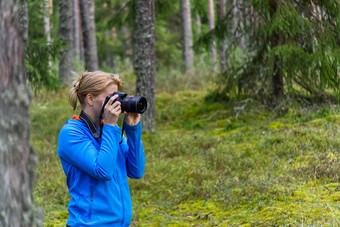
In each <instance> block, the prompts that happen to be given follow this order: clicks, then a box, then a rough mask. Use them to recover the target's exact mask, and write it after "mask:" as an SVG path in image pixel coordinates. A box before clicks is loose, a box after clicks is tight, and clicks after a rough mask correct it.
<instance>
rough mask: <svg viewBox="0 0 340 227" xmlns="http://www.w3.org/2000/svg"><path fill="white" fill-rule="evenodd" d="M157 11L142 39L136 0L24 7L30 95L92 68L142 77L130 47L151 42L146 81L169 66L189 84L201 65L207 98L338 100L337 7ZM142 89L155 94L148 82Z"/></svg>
mask: <svg viewBox="0 0 340 227" xmlns="http://www.w3.org/2000/svg"><path fill="white" fill-rule="evenodd" d="M154 5H155V7H154V18H155V20H154V25H152V26H154V32H153V33H149V32H147V31H146V30H147V29H146V28H145V30H143V32H141V33H140V32H139V30H138V22H139V21H140V19H143V18H144V17H143V16H145V17H146V15H147V14H145V15H144V14H142V17H139V14H138V1H135V0H131V1H125V2H121V1H118V0H94V1H90V0H81V1H80V0H79V1H78V0H73V1H64V0H32V1H30V2H29V4H28V7H29V17H30V24H29V31H30V32H29V42H28V47H27V50H28V51H27V54H26V67H27V69H28V73H27V75H28V78H29V79H30V81H31V84H32V85H33V87H34V88H35V89H37V90H39V89H41V88H42V87H47V88H48V89H51V88H57V87H58V86H59V84H58V81H59V83H60V85H61V86H66V85H67V84H68V82H67V81H69V80H70V78H69V77H70V76H71V73H70V71H71V70H75V71H77V70H78V71H79V70H89V71H92V70H95V69H103V70H106V71H112V72H115V71H117V70H123V71H129V70H131V69H135V73H134V74H135V75H136V76H137V81H142V80H141V79H140V78H141V77H143V76H141V74H139V73H138V72H139V71H138V70H139V69H140V67H139V66H136V64H140V62H139V60H141V59H139V57H138V56H136V54H140V53H139V52H137V51H134V46H135V45H136V43H138V42H139V40H140V39H143V38H144V39H147V38H148V39H149V41H150V42H151V43H148V42H149V41H148V42H146V43H148V45H149V46H148V47H146V46H145V47H143V48H144V51H145V53H144V54H146V55H145V56H148V57H146V58H145V59H143V60H147V59H148V60H149V63H147V64H141V65H143V66H145V67H146V68H147V67H149V68H150V67H154V68H155V73H154V74H155V75H151V74H153V73H152V71H153V70H151V71H150V70H149V71H148V73H147V74H148V78H149V79H148V80H149V81H154V79H152V78H153V77H155V81H157V80H158V78H160V77H161V76H158V75H161V74H164V73H162V72H169V75H170V74H171V73H170V72H175V71H176V70H178V72H183V73H184V74H185V75H186V76H185V77H187V78H191V79H193V80H195V77H196V79H197V74H199V73H200V72H201V71H202V68H206V69H209V70H210V71H209V70H208V74H210V75H209V81H215V86H214V88H213V89H211V90H212V91H211V95H210V98H212V99H213V100H230V99H242V98H244V97H247V96H252V97H255V98H259V99H261V100H263V101H264V102H265V103H267V104H268V105H272V106H274V107H275V106H278V105H280V103H282V101H283V100H284V99H285V97H287V96H289V97H297V96H298V97H307V98H308V99H312V100H314V101H325V100H328V101H337V100H338V98H339V89H338V87H339V56H340V55H339V50H340V49H339V43H340V40H339V39H340V38H339V37H340V36H339V31H340V30H339V26H340V25H339V24H340V22H339V20H340V19H339V17H340V6H339V2H338V1H336V0H330V1H313V0H311V1H298V0H289V1H283V0H242V1H236V0H215V1H213V0H197V1H190V0H179V1H176V2H173V1H169V0H160V1H155V2H154ZM137 17H138V18H139V19H136V18H137ZM41 28H45V29H41ZM58 31H59V32H58ZM144 32H145V33H144ZM150 36H154V37H153V38H152V37H150ZM152 40H154V41H152ZM152 42H154V44H152ZM153 46H154V50H153ZM145 48H146V49H145ZM135 50H136V49H135ZM148 51H154V54H151V53H146V52H148ZM181 56H182V57H181ZM153 57H154V60H152V59H151V58H153ZM149 58H150V59H149ZM74 60H75V65H74V64H73V63H72V62H73V61H74ZM58 64H59V67H56V66H57V65H58ZM150 64H152V66H150ZM217 66H219V67H217ZM75 67H76V69H75ZM218 68H219V70H217V69H218ZM57 72H59V73H57ZM118 73H119V72H118ZM58 74H59V80H58V77H56V75H58ZM174 74H177V72H176V73H174ZM195 75H196V76H195ZM176 79H178V78H176V77H170V76H168V77H166V76H162V80H163V81H172V80H176ZM204 80H206V78H204ZM178 83H180V80H179V82H178ZM151 84H152V85H151ZM169 84H175V82H174V81H173V82H172V83H170V82H169ZM136 86H137V87H136V88H135V89H132V90H137V91H138V93H139V94H142V92H140V91H141V90H144V87H142V85H141V83H138V82H137V85H136ZM147 86H151V87H155V88H151V87H150V90H153V89H156V85H155V84H154V82H151V83H150V84H148V85H147ZM130 89H131V88H130ZM151 93H153V92H151ZM151 128H153V126H152V127H151Z"/></svg>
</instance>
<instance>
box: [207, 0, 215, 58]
mask: <svg viewBox="0 0 340 227" xmlns="http://www.w3.org/2000/svg"><path fill="white" fill-rule="evenodd" d="M208 25H209V31H212V30H214V28H215V12H214V0H208ZM209 51H210V56H211V61H212V62H216V41H215V35H213V36H212V38H211V40H210V48H209Z"/></svg>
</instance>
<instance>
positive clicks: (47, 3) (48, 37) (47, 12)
mask: <svg viewBox="0 0 340 227" xmlns="http://www.w3.org/2000/svg"><path fill="white" fill-rule="evenodd" d="M44 7H45V9H44V34H45V36H46V42H47V43H51V42H52V39H51V20H50V15H51V14H50V12H51V10H52V8H51V7H52V2H51V0H44ZM48 66H49V67H50V68H51V67H52V61H51V60H49V61H48Z"/></svg>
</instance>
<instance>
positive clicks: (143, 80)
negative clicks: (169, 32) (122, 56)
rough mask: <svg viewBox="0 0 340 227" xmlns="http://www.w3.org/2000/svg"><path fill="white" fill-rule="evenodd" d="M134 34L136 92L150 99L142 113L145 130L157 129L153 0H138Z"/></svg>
mask: <svg viewBox="0 0 340 227" xmlns="http://www.w3.org/2000/svg"><path fill="white" fill-rule="evenodd" d="M135 24H136V28H135V34H134V45H133V46H134V48H133V54H134V56H133V57H134V64H133V66H134V69H135V72H136V76H137V81H136V93H137V95H140V96H144V97H145V98H146V99H147V101H148V109H147V111H146V112H145V113H144V114H143V115H142V119H143V129H144V131H145V132H152V131H154V130H155V7H154V1H153V0H137V1H136V22H135Z"/></svg>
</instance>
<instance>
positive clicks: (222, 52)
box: [216, 0, 228, 73]
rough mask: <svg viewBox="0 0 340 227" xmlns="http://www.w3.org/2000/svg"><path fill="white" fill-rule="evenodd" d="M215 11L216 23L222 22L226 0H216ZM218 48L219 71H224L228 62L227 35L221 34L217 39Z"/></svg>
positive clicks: (224, 15)
mask: <svg viewBox="0 0 340 227" xmlns="http://www.w3.org/2000/svg"><path fill="white" fill-rule="evenodd" d="M216 11H217V21H218V23H222V21H223V20H224V19H225V17H226V0H217V1H216ZM218 49H219V56H220V58H219V60H220V72H221V73H224V72H225V71H226V70H227V64H228V58H227V56H228V53H227V49H228V42H227V37H225V36H223V37H222V38H219V39H218Z"/></svg>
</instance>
